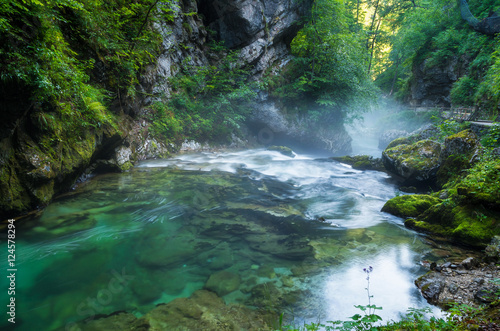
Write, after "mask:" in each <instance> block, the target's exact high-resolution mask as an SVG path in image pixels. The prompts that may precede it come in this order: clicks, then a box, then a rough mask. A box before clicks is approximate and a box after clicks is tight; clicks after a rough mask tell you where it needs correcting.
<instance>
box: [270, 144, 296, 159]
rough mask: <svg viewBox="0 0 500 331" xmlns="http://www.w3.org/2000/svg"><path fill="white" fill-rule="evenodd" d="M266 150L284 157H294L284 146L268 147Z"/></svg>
mask: <svg viewBox="0 0 500 331" xmlns="http://www.w3.org/2000/svg"><path fill="white" fill-rule="evenodd" d="M267 150H268V151H276V152H280V153H281V154H283V155H285V156H289V157H295V154H293V151H292V150H291V149H290V148H288V147H286V146H269V147H268V148H267Z"/></svg>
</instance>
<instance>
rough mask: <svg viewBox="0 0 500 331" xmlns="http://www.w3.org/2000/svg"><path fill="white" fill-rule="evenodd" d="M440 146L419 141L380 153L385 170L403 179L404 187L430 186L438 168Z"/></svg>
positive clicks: (427, 141)
mask: <svg viewBox="0 0 500 331" xmlns="http://www.w3.org/2000/svg"><path fill="white" fill-rule="evenodd" d="M440 153H441V144H439V143H436V142H434V141H432V140H421V141H418V142H416V143H414V144H411V145H404V144H403V145H398V146H396V147H392V148H388V149H386V150H385V151H384V152H383V153H382V161H383V163H384V166H385V168H386V169H387V170H388V171H389V172H391V173H394V174H396V175H398V176H400V177H401V178H402V179H403V182H404V184H405V185H422V184H432V183H434V181H435V178H436V173H437V171H438V169H439V166H440V164H441V163H440Z"/></svg>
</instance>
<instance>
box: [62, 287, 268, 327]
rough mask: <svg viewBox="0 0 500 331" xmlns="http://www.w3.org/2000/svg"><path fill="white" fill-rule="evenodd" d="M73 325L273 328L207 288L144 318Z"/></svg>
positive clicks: (125, 317)
mask: <svg viewBox="0 0 500 331" xmlns="http://www.w3.org/2000/svg"><path fill="white" fill-rule="evenodd" d="M68 325H70V324H68ZM71 327H73V328H72V329H71V330H74V329H75V328H78V330H82V331H101V330H110V331H111V330H117V331H118V330H144V331H146V330H149V331H163V330H228V331H229V330H254V331H257V330H269V329H270V327H269V326H268V325H267V324H266V322H264V318H263V316H262V315H260V314H259V313H258V312H256V311H254V310H251V309H249V308H246V307H243V306H240V305H235V304H231V305H226V304H225V303H224V301H223V300H222V299H221V298H219V297H218V296H217V295H216V294H215V293H213V292H209V291H205V290H199V291H196V292H194V293H193V294H192V295H191V296H190V297H189V298H178V299H175V300H173V301H171V302H169V303H167V304H160V305H158V306H157V307H156V308H154V309H153V310H151V311H150V312H149V313H147V314H146V315H144V316H142V317H141V318H137V317H135V316H134V315H133V314H131V313H125V312H117V313H114V314H111V315H107V316H99V317H98V318H96V319H95V320H92V321H88V322H78V323H73V324H72V325H71ZM60 330H61V331H62V330H65V329H64V328H61V329H60Z"/></svg>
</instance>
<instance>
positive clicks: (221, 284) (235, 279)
mask: <svg viewBox="0 0 500 331" xmlns="http://www.w3.org/2000/svg"><path fill="white" fill-rule="evenodd" d="M240 284H241V277H240V275H238V274H235V273H233V272H229V271H219V272H216V273H214V274H212V275H211V276H210V278H209V279H208V280H207V282H206V283H205V288H206V289H207V290H210V291H213V292H215V293H217V295H218V296H220V297H222V296H224V295H226V294H229V293H231V292H234V291H236V290H237V289H238V288H239V287H240Z"/></svg>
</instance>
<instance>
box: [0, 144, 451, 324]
mask: <svg viewBox="0 0 500 331" xmlns="http://www.w3.org/2000/svg"><path fill="white" fill-rule="evenodd" d="M396 194H398V192H397V189H396V186H395V185H394V184H393V183H392V182H391V180H390V178H389V176H387V175H386V174H384V173H381V172H375V171H357V170H353V169H352V168H351V167H350V166H348V165H345V164H342V163H339V162H336V161H332V160H328V159H316V158H314V157H312V156H308V155H296V157H295V158H290V157H287V156H284V155H281V154H279V153H277V152H271V151H265V150H262V149H256V150H247V151H239V152H220V153H197V154H185V155H180V156H176V157H174V158H172V159H168V160H155V161H145V162H142V163H140V164H139V165H138V166H136V167H135V168H133V169H131V170H130V171H128V172H125V173H121V174H106V175H100V176H96V177H94V178H92V179H91V180H89V181H87V182H85V183H83V184H80V185H79V187H77V188H76V189H74V190H73V191H71V192H69V193H66V194H64V195H62V196H60V197H58V198H57V199H55V201H53V202H52V203H51V204H50V205H49V206H48V207H47V208H46V209H45V210H44V211H43V213H41V215H38V216H36V217H35V216H34V217H31V218H28V219H23V220H22V221H19V222H16V268H17V273H16V294H15V298H16V330H26V331H28V330H56V329H61V330H64V329H65V326H67V325H70V324H69V323H72V322H74V321H79V320H83V319H86V318H89V317H90V316H92V317H93V316H94V315H105V314H110V313H113V312H116V311H128V312H132V313H133V314H135V315H136V316H141V315H143V314H145V313H147V312H148V311H150V310H151V309H153V308H154V307H155V305H156V304H158V303H166V302H170V301H172V300H174V299H175V298H180V297H188V296H190V295H191V294H192V293H193V292H194V291H196V290H198V289H202V288H203V287H204V286H205V283H206V282H207V279H208V278H209V277H210V276H211V275H212V274H214V273H216V272H219V271H221V270H226V271H229V272H231V273H232V274H233V275H234V274H235V275H238V276H239V283H238V287H237V288H236V289H232V290H231V292H230V293H223V294H222V295H223V299H224V300H225V301H226V302H228V303H231V302H236V303H240V304H243V305H246V306H249V307H252V308H261V309H262V308H263V306H264V305H265V304H264V301H265V298H259V297H258V294H256V293H258V292H257V291H252V288H253V287H255V286H258V285H259V284H263V283H268V284H272V286H274V287H275V288H276V289H277V290H278V291H280V292H281V293H282V294H283V296H284V297H287V298H290V297H293V299H289V300H283V301H282V302H281V303H280V306H279V307H274V309H276V311H284V312H285V316H286V317H287V318H289V319H290V318H291V317H293V318H294V320H295V321H299V322H302V321H314V322H316V321H318V320H321V321H328V320H336V319H347V318H348V317H349V316H352V315H353V314H355V313H357V312H358V311H357V309H356V308H354V305H356V304H361V305H365V304H367V303H368V302H367V293H366V290H365V288H366V285H367V283H366V275H365V274H364V272H363V268H366V267H368V266H372V267H373V272H372V273H371V275H370V277H371V278H370V290H371V294H372V295H373V298H372V303H375V304H377V305H378V306H382V307H383V310H382V311H380V315H381V316H382V317H383V318H384V320H390V319H395V320H396V319H398V318H399V317H400V315H401V314H402V313H404V312H405V311H406V310H407V308H408V307H416V308H423V307H427V306H428V304H427V303H426V302H425V300H424V299H423V298H422V296H421V295H420V293H419V291H418V290H417V288H416V287H415V286H414V283H413V282H414V279H415V278H416V277H418V276H419V275H421V274H423V273H424V272H425V270H424V269H423V268H422V267H421V261H422V260H436V259H438V257H437V255H436V253H435V250H436V247H435V246H433V245H431V244H430V242H429V241H428V240H426V239H425V238H423V237H422V236H420V235H418V234H416V233H415V232H413V231H410V230H407V229H405V228H404V226H403V225H402V220H401V219H399V218H396V217H393V216H391V215H388V214H385V213H382V212H380V209H381V207H382V206H383V204H384V203H385V201H387V200H388V199H390V198H392V197H394V196H395V195H396ZM4 232H6V231H4ZM2 247H6V243H5V238H3V239H2ZM440 249H441V250H442V249H443V248H442V247H441V248H440ZM2 259H3V261H7V252H6V249H2ZM117 279H118V280H119V281H121V280H123V279H125V280H126V281H125V282H121V283H120V284H124V286H121V285H120V286H118V285H117V283H116V280H117ZM0 282H1V288H2V289H7V288H8V286H9V283H8V279H7V278H6V277H2V279H1V281H0ZM2 292H4V293H6V292H7V291H6V290H5V291H4V290H2ZM290 293H292V294H293V296H290V295H288V296H287V295H286V294H290ZM3 300H4V301H3V302H7V298H6V299H3ZM89 300H91V301H89ZM92 301H94V302H97V303H98V304H97V305H94V306H93V305H92V304H91V302H92ZM4 307H5V306H4ZM4 315H5V314H4ZM292 315H293V316H292ZM8 326H9V323H8V322H7V318H6V317H5V316H4V318H3V319H2V322H1V324H0V327H8Z"/></svg>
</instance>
